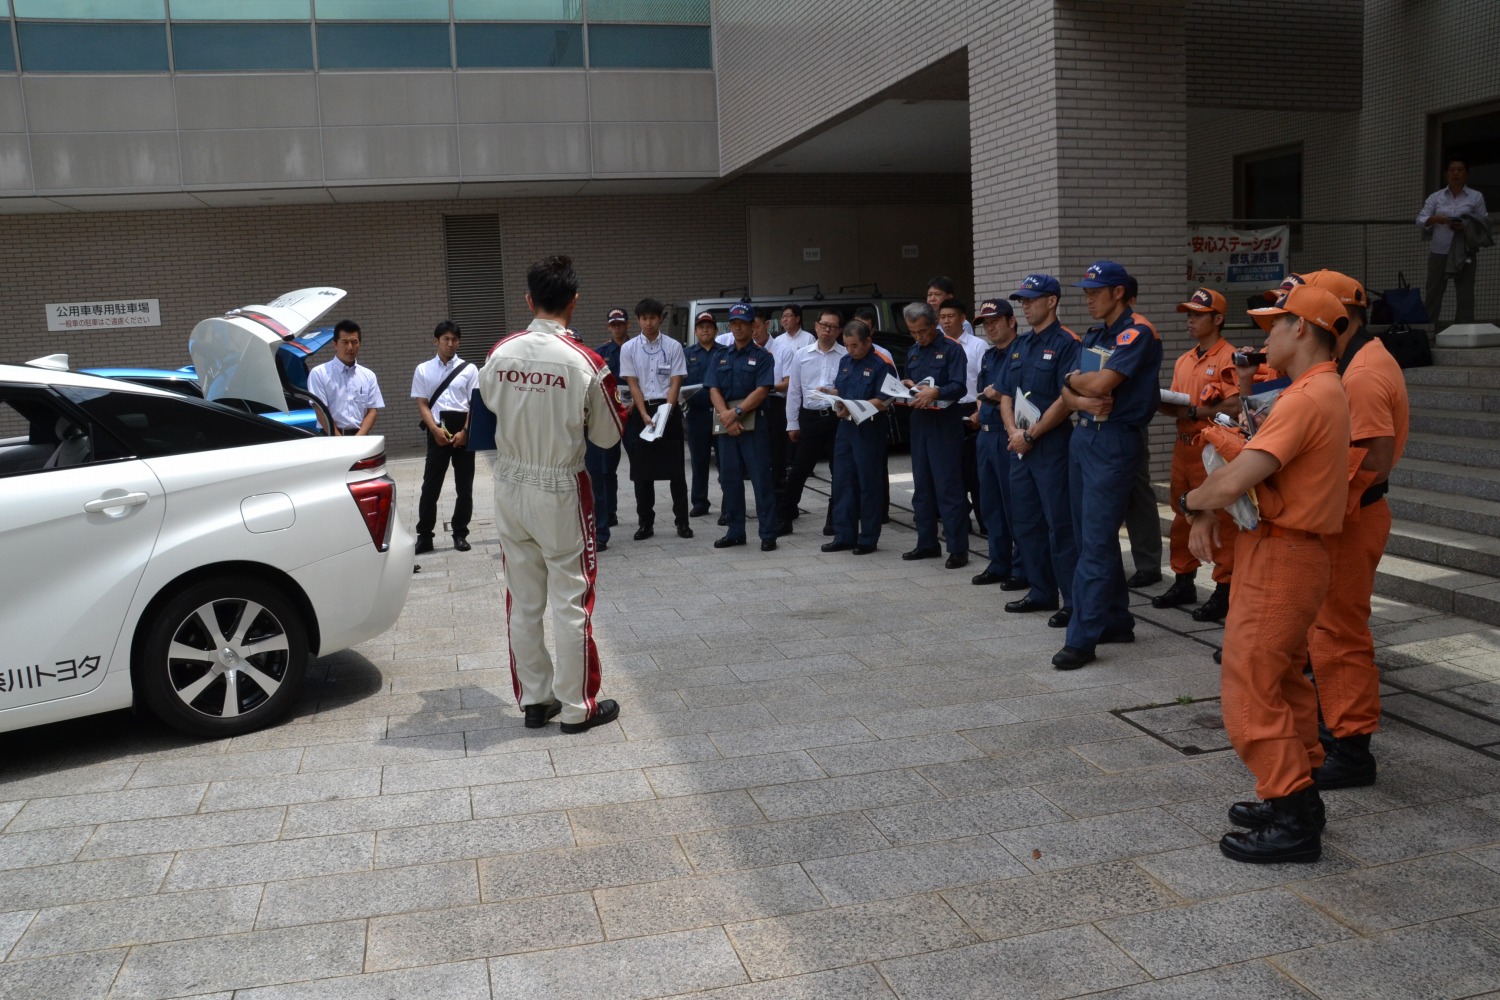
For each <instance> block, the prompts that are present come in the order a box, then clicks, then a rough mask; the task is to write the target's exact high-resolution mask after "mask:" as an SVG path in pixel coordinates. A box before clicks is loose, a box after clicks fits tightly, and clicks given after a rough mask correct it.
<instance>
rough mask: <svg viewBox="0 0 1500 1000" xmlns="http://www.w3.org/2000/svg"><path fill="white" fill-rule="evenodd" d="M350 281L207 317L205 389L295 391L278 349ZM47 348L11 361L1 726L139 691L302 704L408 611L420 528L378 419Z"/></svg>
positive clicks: (279, 705)
mask: <svg viewBox="0 0 1500 1000" xmlns="http://www.w3.org/2000/svg"><path fill="white" fill-rule="evenodd" d="M306 292H320V293H337V294H336V295H323V296H322V298H321V300H319V299H309V298H308V297H307V296H306ZM298 296H302V298H301V299H298V298H297V297H298ZM342 296H343V293H342V292H339V291H338V290H337V289H312V290H305V291H304V292H302V293H291V295H289V296H283V297H282V299H278V300H276V302H273V303H272V304H271V305H270V306H264V307H262V306H257V307H247V310H236V311H234V312H231V313H229V314H227V315H226V316H225V317H223V318H216V319H211V320H205V321H204V322H203V323H200V324H199V325H198V327H197V328H196V329H195V330H194V332H193V341H192V345H191V352H192V354H193V361H194V364H195V366H196V367H197V371H198V374H199V379H200V381H201V382H202V384H203V386H204V389H205V396H207V397H209V399H216V398H220V397H225V396H227V397H229V398H232V399H236V400H239V401H240V404H239V405H240V406H243V404H244V402H245V401H250V402H254V401H261V402H263V403H264V404H265V405H267V406H271V407H273V408H277V409H283V410H284V409H285V407H286V405H287V404H286V397H285V394H284V392H283V390H282V386H281V384H280V380H279V376H278V375H277V374H276V365H275V359H274V353H275V350H276V348H277V346H279V344H280V343H281V342H282V341H283V340H284V339H285V338H287V337H290V336H294V335H295V334H296V333H297V332H298V331H299V330H300V329H302V328H304V327H305V326H307V325H308V324H310V323H311V321H312V320H313V319H315V318H316V316H317V315H320V314H321V313H322V312H324V311H326V309H327V308H328V306H330V305H332V303H333V302H336V301H338V299H339V298H342ZM330 299H331V301H328V300H330ZM253 310H259V312H254V311H253ZM53 364H54V367H40V366H38V365H37V364H33V365H0V732H4V731H7V730H12V729H20V728H23V727H26V726H35V725H40V724H43V723H49V722H57V721H60V720H63V719H71V718H76V717H79V716H84V715H91V714H94V713H97V712H108V711H112V710H115V709H120V708H126V707H129V706H131V705H132V704H134V703H140V704H143V705H144V706H145V707H147V708H149V709H150V710H151V711H152V712H153V713H155V714H156V715H157V716H159V717H160V718H161V719H163V720H164V721H165V722H166V723H168V724H169V725H171V726H173V727H175V728H177V729H180V730H183V731H185V732H188V733H192V734H195V735H200V736H208V737H225V736H233V735H237V734H240V733H244V732H248V731H249V730H252V729H257V728H259V727H261V726H264V725H267V724H269V723H271V722H272V721H274V720H276V719H277V718H278V717H280V716H281V715H282V714H283V713H285V712H286V710H287V709H288V708H290V707H291V705H292V703H293V701H294V700H295V698H296V694H297V688H298V686H299V684H300V682H301V681H302V678H303V675H304V673H305V670H306V667H307V662H308V658H309V657H312V656H320V655H326V654H328V653H332V652H334V651H336V650H340V649H344V648H346V647H349V646H352V645H354V644H356V643H359V642H363V641H365V640H367V639H370V638H372V637H374V636H376V635H379V634H380V633H381V632H383V631H385V630H386V629H388V628H389V627H390V626H391V625H392V624H393V623H394V622H395V620H396V618H397V616H398V615H399V614H400V613H401V608H402V606H403V605H404V604H405V602H406V593H407V590H408V588H409V587H410V586H411V576H412V558H413V547H414V545H415V540H414V538H413V537H412V535H411V533H410V531H408V530H407V529H406V528H405V527H404V526H403V525H402V524H401V521H400V518H399V517H398V516H397V512H396V502H395V501H396V486H395V483H394V482H393V481H392V480H391V479H390V477H389V476H387V475H386V472H385V454H384V449H385V439H384V438H383V437H379V436H371V437H322V436H315V435H311V434H308V433H306V432H305V431H301V430H297V429H295V428H292V427H288V426H285V425H283V424H279V423H276V422H274V421H272V420H269V419H267V418H265V417H262V416H257V415H254V414H252V413H250V412H246V410H245V409H243V408H236V407H234V406H226V405H221V404H219V403H215V402H209V401H206V400H199V399H193V398H189V397H186V396H183V395H179V394H177V393H172V392H167V391H164V390H160V389H153V388H149V387H145V386H139V385H134V384H131V383H128V382H122V381H119V380H116V379H106V378H98V377H94V376H88V375H81V374H74V373H70V372H67V371H66V370H63V371H58V370H55V365H56V363H55V362H54V363H53ZM62 367H64V368H65V367H66V365H65V362H64V364H63V365H62Z"/></svg>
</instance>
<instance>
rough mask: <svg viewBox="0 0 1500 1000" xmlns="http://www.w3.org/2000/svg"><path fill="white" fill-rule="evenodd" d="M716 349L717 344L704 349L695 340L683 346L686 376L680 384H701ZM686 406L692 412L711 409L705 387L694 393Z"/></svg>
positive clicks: (717, 348)
mask: <svg viewBox="0 0 1500 1000" xmlns="http://www.w3.org/2000/svg"><path fill="white" fill-rule="evenodd" d="M718 350H719V347H718V345H717V344H715V345H714V346H713V347H710V348H706V349H705V348H704V347H703V345H702V344H699V343H698V342H697V341H694V342H693V343H691V344H689V345H688V346H687V347H685V348H683V350H682V354H683V357H684V358H686V359H687V377H686V378H684V379H683V380H682V384H683V385H702V384H703V378H704V376H705V375H707V374H708V366H709V364H710V363H711V361H712V358H713V356H714V354H716V353H717V352H718ZM687 408H688V410H689V411H690V412H693V413H697V412H700V411H701V412H704V413H706V412H708V411H709V410H710V409H712V408H713V407H712V405H711V404H710V402H709V399H708V390H707V389H706V388H705V389H704V390H703V391H702V392H699V393H696V394H694V396H693V398H692V399H690V400H688V401H687Z"/></svg>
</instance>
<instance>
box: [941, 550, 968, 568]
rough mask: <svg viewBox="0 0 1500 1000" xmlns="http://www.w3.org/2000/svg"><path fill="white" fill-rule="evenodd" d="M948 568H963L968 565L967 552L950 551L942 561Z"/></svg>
mask: <svg viewBox="0 0 1500 1000" xmlns="http://www.w3.org/2000/svg"><path fill="white" fill-rule="evenodd" d="M943 565H944V566H945V567H947V568H948V569H963V568H964V567H965V566H967V565H969V554H968V553H967V552H950V553H948V559H947V561H946V562H944V563H943Z"/></svg>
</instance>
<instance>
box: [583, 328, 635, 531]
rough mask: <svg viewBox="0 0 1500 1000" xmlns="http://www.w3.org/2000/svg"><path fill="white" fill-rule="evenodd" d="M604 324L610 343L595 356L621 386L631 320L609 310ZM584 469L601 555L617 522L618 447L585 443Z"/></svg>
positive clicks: (605, 343) (604, 345)
mask: <svg viewBox="0 0 1500 1000" xmlns="http://www.w3.org/2000/svg"><path fill="white" fill-rule="evenodd" d="M605 322H606V323H607V324H608V325H609V340H607V341H605V342H604V344H603V345H602V346H601V347H599V348H598V349H597V350H596V351H595V352H594V353H596V354H598V355H599V357H601V358H603V359H604V363H605V364H607V365H609V370H610V371H611V372H612V373H614V376H615V383H616V384H617V385H623V384H624V383H623V382H622V381H621V379H620V348H621V347H623V346H625V341H626V339H627V337H626V334H627V333H629V331H630V327H629V325H628V324H629V322H630V317H629V315H628V314H627V313H626V312H625V310H624V309H611V310H610V311H609V315H607V316H606V317H605ZM583 466H584V468H585V469H587V470H588V474H589V479H590V480H591V481H592V482H593V484H594V522H595V532H594V536H595V544H596V547H597V548H598V550H599V551H600V552H603V551H604V550H605V549H607V548H609V529H610V528H612V527H614V526H615V525H616V524H618V523H619V518H618V517H616V516H615V507H616V505H617V503H618V499H619V494H620V445H614V446H613V447H610V448H600V447H598V446H597V445H595V444H594V443H593V442H588V447H586V448H585V449H584V453H583Z"/></svg>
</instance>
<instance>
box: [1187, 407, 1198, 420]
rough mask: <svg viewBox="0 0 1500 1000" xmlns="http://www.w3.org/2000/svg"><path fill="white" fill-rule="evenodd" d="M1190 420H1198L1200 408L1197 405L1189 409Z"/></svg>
mask: <svg viewBox="0 0 1500 1000" xmlns="http://www.w3.org/2000/svg"><path fill="white" fill-rule="evenodd" d="M1188 419H1189V420H1197V419H1198V407H1197V406H1196V405H1194V406H1189V407H1188Z"/></svg>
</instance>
